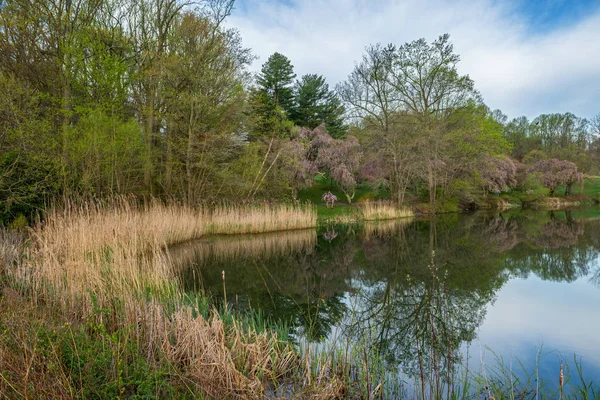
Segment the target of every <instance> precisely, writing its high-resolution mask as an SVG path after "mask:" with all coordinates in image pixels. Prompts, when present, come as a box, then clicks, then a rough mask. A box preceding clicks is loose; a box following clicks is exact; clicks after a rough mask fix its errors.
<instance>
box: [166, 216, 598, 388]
mask: <svg viewBox="0 0 600 400" xmlns="http://www.w3.org/2000/svg"><path fill="white" fill-rule="evenodd" d="M588 214H590V215H586V213H585V212H580V211H566V212H558V211H553V212H543V213H540V212H513V213H492V214H473V215H461V216H459V215H447V216H438V217H435V218H430V219H421V220H398V221H387V222H385V223H379V224H367V225H365V226H364V227H360V228H357V227H353V226H343V225H337V226H328V227H325V228H324V229H323V230H322V231H320V232H318V234H317V233H316V232H314V231H300V232H288V233H285V234H282V233H278V234H273V235H257V236H251V237H242V238H225V239H219V238H215V239H213V240H210V241H207V242H201V243H190V244H189V245H187V246H182V247H180V248H178V249H175V251H173V252H172V256H173V257H174V258H176V259H178V260H179V263H180V265H182V277H183V282H185V285H186V287H187V289H188V290H195V289H197V288H203V289H204V290H206V291H207V292H208V293H210V294H212V296H213V297H214V298H215V300H216V301H217V302H218V301H219V299H220V297H221V295H222V279H221V271H222V270H225V271H226V276H227V292H228V296H230V295H231V293H234V294H235V295H236V299H237V300H236V304H235V305H234V307H237V308H238V309H239V310H242V311H243V310H248V309H260V310H261V311H262V312H264V313H265V314H266V315H268V316H270V317H271V318H274V319H276V320H279V321H284V322H286V323H288V324H290V326H291V329H292V330H293V332H294V333H295V334H296V335H297V336H298V337H304V338H307V339H308V340H310V341H322V340H326V339H327V337H328V336H329V335H331V332H332V331H334V330H335V331H336V340H338V338H339V336H338V334H341V335H342V337H344V338H346V340H348V341H350V342H355V343H365V341H367V342H368V346H369V348H370V349H371V351H374V352H375V353H376V354H377V355H378V357H379V359H380V360H381V361H382V362H384V363H385V364H386V365H387V368H388V369H389V370H401V371H402V373H403V374H404V375H403V376H408V377H411V379H412V378H415V381H414V382H415V385H414V387H415V390H417V391H418V393H420V396H421V397H428V396H429V397H436V396H437V397H440V396H443V394H444V393H445V392H446V391H448V390H453V388H452V387H451V385H452V384H453V383H454V382H455V381H456V379H455V377H456V374H457V373H459V371H458V369H457V366H458V365H460V363H459V361H461V359H464V357H465V355H464V352H463V351H461V348H464V344H465V343H470V342H472V341H474V340H475V339H476V338H477V336H478V334H479V333H480V332H481V331H482V330H483V332H484V333H485V335H484V336H486V337H488V338H490V340H492V341H500V340H501V338H500V337H498V335H495V334H494V332H491V334H490V333H489V332H488V330H486V328H485V326H486V323H487V324H490V326H492V325H493V324H494V319H497V318H499V317H497V316H495V315H494V316H493V318H491V321H489V319H486V312H488V310H489V309H490V308H491V309H494V308H493V305H494V303H495V302H496V300H497V298H498V294H499V293H501V292H502V293H503V295H502V299H501V301H500V304H499V306H498V307H497V308H496V309H498V310H504V311H503V312H505V313H506V312H508V311H507V309H506V308H505V307H504V305H505V304H508V303H510V299H511V296H512V298H515V294H514V293H513V294H512V295H509V297H506V295H505V294H504V293H505V292H506V290H504V289H503V290H502V291H501V289H502V288H506V289H509V288H511V287H512V286H511V285H512V283H511V284H510V285H509V284H507V282H509V281H510V282H520V281H525V279H526V278H528V277H530V276H535V277H536V279H537V280H538V281H541V282H555V283H556V284H560V285H566V284H571V285H574V284H576V283H579V282H581V281H582V280H583V281H584V282H588V283H587V284H588V287H592V286H591V285H589V282H592V283H593V284H595V285H597V286H600V268H599V267H598V262H597V259H598V255H599V252H600V219H594V218H590V217H596V215H600V214H598V213H590V212H588ZM527 282H532V283H535V280H527ZM561 287H562V286H561ZM527 290H530V291H531V293H528V294H529V295H534V293H535V292H534V291H532V290H531V289H527ZM544 290H554V291H555V290H556V288H554V289H544ZM594 290H597V289H595V288H594ZM509 292H510V291H509ZM581 292H582V293H583V291H581ZM545 295H546V296H548V295H552V294H551V293H545ZM530 297H531V296H530ZM538 297H540V298H541V295H540V296H538ZM521 301H523V302H528V303H529V304H518V303H516V304H515V303H513V304H512V306H511V308H509V309H510V312H511V313H513V316H512V319H511V316H510V315H508V316H507V315H504V316H503V318H504V319H503V324H508V325H510V326H511V327H512V328H513V331H514V330H515V329H516V330H517V331H518V330H519V327H518V326H517V324H522V327H523V329H530V330H535V329H536V328H535V325H532V323H523V322H522V321H520V320H519V313H520V312H521V309H522V308H523V307H526V306H530V305H531V304H537V307H538V308H536V310H535V312H537V313H538V314H539V315H544V313H545V312H546V311H547V310H546V309H544V304H543V303H540V302H536V301H535V300H532V299H531V298H527V299H525V298H523V299H521ZM566 301H567V306H569V305H571V303H570V302H572V305H571V306H572V307H577V301H576V299H570V300H568V299H567V300H566ZM230 302H231V301H230ZM486 320H488V321H489V322H484V321H486ZM511 321H512V322H511ZM582 323H583V321H582ZM482 326H483V328H482ZM503 328H505V327H503ZM497 330H498V331H500V330H501V329H497ZM486 332H487V333H486ZM541 333H543V332H541ZM526 335H527V333H526V332H525V331H523V334H522V335H521V337H522V338H524V337H526ZM367 336H368V337H367ZM490 344H493V343H490ZM596 351H597V352H598V353H600V349H596ZM598 358H600V354H599V356H598ZM593 368H597V370H596V371H597V372H598V371H600V365H595V366H593V367H592V369H593Z"/></svg>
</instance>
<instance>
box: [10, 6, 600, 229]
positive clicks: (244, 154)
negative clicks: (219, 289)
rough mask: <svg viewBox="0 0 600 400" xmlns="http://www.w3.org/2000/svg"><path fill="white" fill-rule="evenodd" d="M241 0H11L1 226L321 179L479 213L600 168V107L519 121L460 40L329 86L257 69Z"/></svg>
mask: <svg viewBox="0 0 600 400" xmlns="http://www.w3.org/2000/svg"><path fill="white" fill-rule="evenodd" d="M233 7H234V1H233V0H205V1H202V2H200V3H197V4H196V3H195V4H194V5H192V4H189V3H188V2H184V1H180V0H139V1H138V0H135V1H134V0H117V1H114V0H56V1H50V0H39V1H37V0H36V1H34V0H9V1H4V2H2V3H0V94H1V96H0V223H7V222H9V221H10V220H12V219H14V218H15V217H17V216H18V215H20V214H22V215H24V216H26V217H30V216H31V215H32V214H33V213H35V211H36V210H38V209H40V208H42V207H44V204H45V203H46V202H47V201H49V200H51V199H53V198H56V197H61V196H96V197H104V196H111V195H114V194H136V195H139V196H154V197H169V198H175V199H178V200H180V201H183V202H186V203H188V204H190V205H194V204H197V203H199V202H202V201H211V200H219V199H228V200H233V201H242V200H253V199H265V198H268V199H275V200H284V199H292V198H296V197H297V195H298V192H299V190H300V189H302V188H304V187H307V186H310V185H311V184H312V182H313V180H314V177H315V176H316V175H317V174H323V175H326V176H327V177H328V178H330V179H331V180H332V181H334V182H335V183H336V185H337V186H338V187H339V188H340V189H341V190H342V191H343V192H344V193H345V194H346V200H347V201H348V202H350V201H352V199H353V197H354V191H355V189H356V187H357V186H364V185H370V186H371V187H372V188H373V189H374V190H375V189H377V190H382V191H390V193H391V197H392V199H394V200H395V201H397V202H398V203H403V202H404V201H405V200H406V195H407V193H408V194H410V195H414V196H419V198H420V199H422V201H428V202H429V203H431V205H432V206H437V205H443V204H444V203H445V202H447V201H449V200H453V201H459V202H462V203H471V202H476V201H477V200H478V199H480V198H482V197H485V196H487V194H488V193H489V192H495V193H499V192H502V191H505V190H511V189H515V188H524V189H525V191H535V190H534V189H535V188H539V186H540V185H545V186H546V187H547V188H548V189H550V190H551V191H553V189H554V188H555V187H556V185H558V184H565V185H570V184H572V182H576V181H577V180H580V179H581V175H580V173H581V172H583V173H590V174H596V173H598V170H599V169H600V163H599V159H598V157H599V153H600V152H599V149H600V146H599V145H598V134H599V133H600V114H599V115H598V116H597V117H596V118H595V119H594V120H593V121H587V120H585V119H582V118H579V117H577V116H575V115H572V114H570V113H566V114H552V115H541V116H539V117H538V118H536V119H534V120H533V121H528V120H527V119H526V118H524V117H522V118H518V119H515V120H512V121H510V122H509V121H507V118H506V116H504V115H503V114H502V113H501V112H499V111H493V112H492V111H491V110H490V109H489V108H488V107H486V106H485V104H484V103H483V100H482V98H481V96H480V94H479V93H478V92H477V91H476V89H475V85H474V82H473V81H472V80H471V79H470V78H469V77H468V76H463V75H460V74H459V73H458V72H457V68H456V67H457V64H458V62H459V56H458V55H457V54H455V53H454V50H453V47H452V44H451V42H450V39H449V36H448V35H443V36H440V37H439V38H438V39H437V40H435V41H434V42H432V43H427V42H426V41H425V40H423V39H421V40H417V41H414V42H410V43H406V44H404V45H402V46H395V45H388V46H381V45H373V46H370V47H368V48H367V49H366V52H365V54H364V56H363V58H362V60H359V62H358V63H357V64H356V66H355V68H354V71H353V72H352V73H351V74H350V76H349V77H348V79H347V80H346V81H345V82H343V83H341V84H339V85H338V86H337V87H336V88H330V87H329V85H328V83H327V82H326V80H325V79H324V78H323V76H321V75H318V74H307V75H304V76H302V77H299V78H298V79H297V77H296V74H295V73H294V68H293V65H292V63H291V61H290V60H289V59H288V58H287V57H285V56H284V55H282V54H280V53H275V54H273V55H272V56H271V57H269V59H268V60H266V62H265V63H264V64H263V67H262V70H261V72H260V73H259V74H257V75H256V76H253V75H252V74H250V73H249V71H248V67H249V65H250V64H251V63H252V62H253V60H254V59H255V57H254V56H253V54H252V52H251V50H250V49H247V48H244V47H243V44H242V37H241V36H240V34H239V32H237V31H236V30H235V29H231V28H226V27H225V26H224V21H225V20H226V18H227V17H228V16H229V15H230V14H231V12H232V10H233ZM573 163H574V164H573ZM531 176H532V177H531ZM569 187H570V186H569Z"/></svg>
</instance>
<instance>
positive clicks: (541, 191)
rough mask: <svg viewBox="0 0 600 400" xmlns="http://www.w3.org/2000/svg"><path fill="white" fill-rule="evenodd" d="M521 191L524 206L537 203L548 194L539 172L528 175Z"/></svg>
mask: <svg viewBox="0 0 600 400" xmlns="http://www.w3.org/2000/svg"><path fill="white" fill-rule="evenodd" d="M520 189H521V201H522V203H523V205H530V204H532V203H535V202H536V201H539V200H540V199H542V198H543V197H544V196H546V195H547V194H548V189H546V188H545V187H544V185H543V184H542V178H541V174H540V173H539V172H534V173H532V174H528V175H527V177H526V178H525V180H524V181H523V183H522V184H521V188H520Z"/></svg>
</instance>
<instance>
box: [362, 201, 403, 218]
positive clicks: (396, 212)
mask: <svg viewBox="0 0 600 400" xmlns="http://www.w3.org/2000/svg"><path fill="white" fill-rule="evenodd" d="M361 208H362V212H363V218H364V220H365V221H380V220H386V219H396V218H407V217H413V216H414V213H413V212H412V210H410V209H408V208H405V207H398V206H396V205H394V204H392V203H390V202H383V201H375V202H370V201H367V202H365V203H364V204H363V205H362V207H361Z"/></svg>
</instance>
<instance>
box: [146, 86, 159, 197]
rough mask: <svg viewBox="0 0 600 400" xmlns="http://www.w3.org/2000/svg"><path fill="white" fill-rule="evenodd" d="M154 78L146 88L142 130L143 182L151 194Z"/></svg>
mask: <svg viewBox="0 0 600 400" xmlns="http://www.w3.org/2000/svg"><path fill="white" fill-rule="evenodd" d="M155 95H156V93H155V91H154V78H150V84H149V87H148V90H147V99H146V101H147V104H146V129H145V131H144V141H145V144H146V162H145V165H144V184H145V185H146V188H147V189H148V192H149V193H150V194H152V162H153V157H152V150H153V143H152V140H153V139H154V138H153V134H154V101H155Z"/></svg>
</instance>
